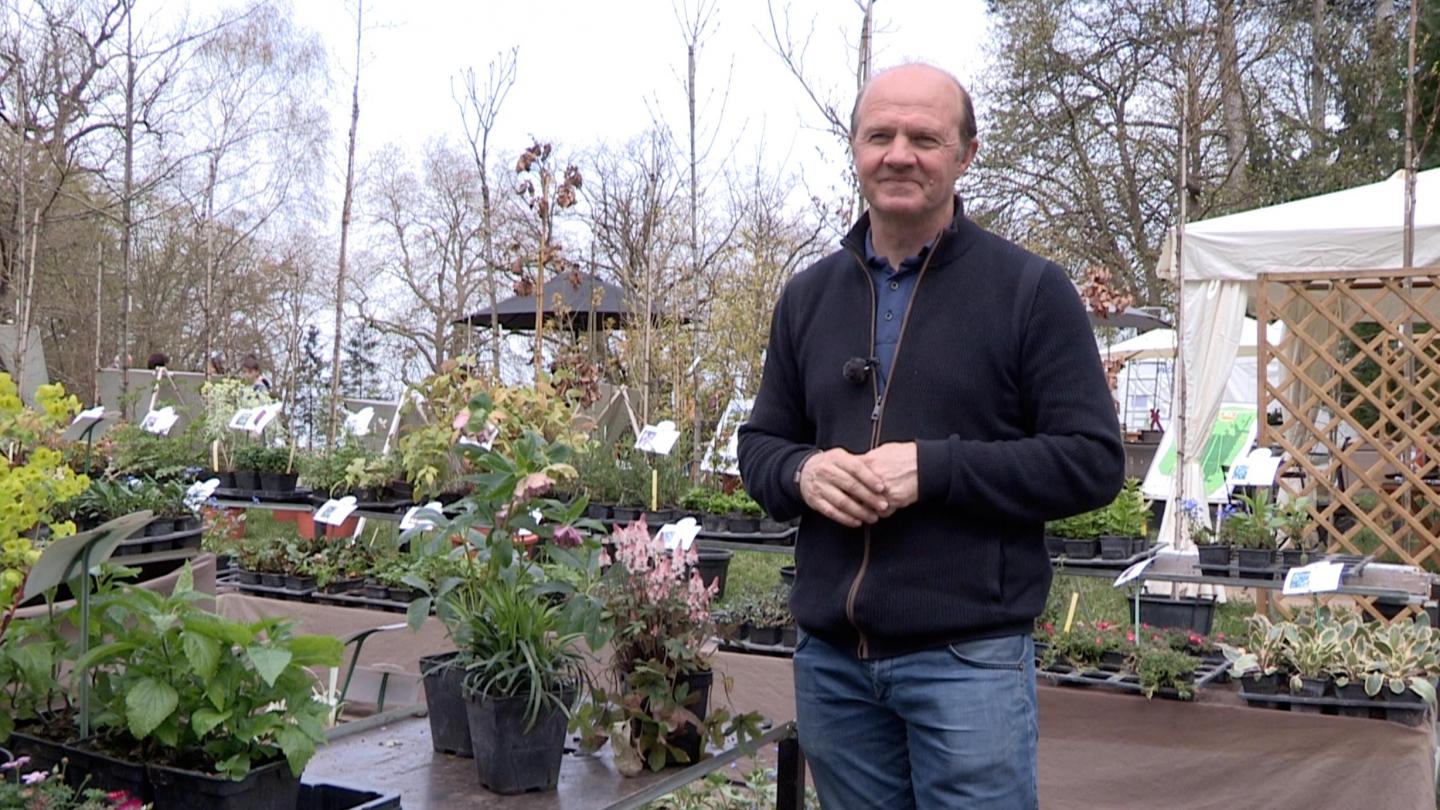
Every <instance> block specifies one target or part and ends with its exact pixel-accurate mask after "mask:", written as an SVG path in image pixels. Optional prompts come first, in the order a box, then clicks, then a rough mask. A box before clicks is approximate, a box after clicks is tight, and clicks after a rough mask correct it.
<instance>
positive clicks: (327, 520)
mask: <svg viewBox="0 0 1440 810" xmlns="http://www.w3.org/2000/svg"><path fill="white" fill-rule="evenodd" d="M354 511H355V496H354V495H346V496H345V497H343V498H331V499H330V500H328V501H326V502H325V504H324V505H323V506H321V507H320V509H319V511H317V512H316V513H315V522H316V523H324V524H325V525H327V526H339V525H340V524H341V523H344V522H345V518H347V517H350V513H351V512H354Z"/></svg>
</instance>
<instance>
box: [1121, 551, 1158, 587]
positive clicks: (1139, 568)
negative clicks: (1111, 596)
mask: <svg viewBox="0 0 1440 810" xmlns="http://www.w3.org/2000/svg"><path fill="white" fill-rule="evenodd" d="M1153 562H1155V558H1154V557H1150V558H1148V559H1144V560H1141V561H1140V562H1137V563H1135V564H1134V565H1132V566H1130V567H1129V568H1126V569H1125V570H1124V571H1121V572H1120V576H1118V577H1116V578H1115V587H1116V588H1118V587H1120V586H1121V585H1124V584H1126V583H1129V582H1133V581H1134V580H1136V579H1139V578H1140V575H1141V574H1143V573H1145V569H1146V568H1149V567H1150V563H1153Z"/></svg>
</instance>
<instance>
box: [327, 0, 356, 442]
mask: <svg viewBox="0 0 1440 810" xmlns="http://www.w3.org/2000/svg"><path fill="white" fill-rule="evenodd" d="M364 17H365V2H364V0H360V3H359V4H358V5H356V7H355V82H354V84H353V85H352V86H351V91H350V137H349V142H348V144H347V146H346V149H345V201H344V203H343V204H342V205H341V207H340V267H339V270H338V272H337V273H336V274H335V342H334V345H333V347H332V348H331V352H330V433H329V434H328V436H327V441H329V442H334V441H335V440H336V437H338V436H339V435H340V424H339V418H340V332H341V327H342V325H343V321H344V318H345V251H346V248H347V247H348V246H349V239H350V210H351V206H352V204H353V203H354V199H355V130H356V129H357V128H358V127H359V124H360V34H361V32H362V31H363V30H364V28H363V27H362V26H363V20H364Z"/></svg>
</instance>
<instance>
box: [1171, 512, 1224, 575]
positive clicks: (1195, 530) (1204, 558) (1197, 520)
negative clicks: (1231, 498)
mask: <svg viewBox="0 0 1440 810" xmlns="http://www.w3.org/2000/svg"><path fill="white" fill-rule="evenodd" d="M1180 509H1181V519H1182V520H1183V521H1184V523H1185V531H1186V533H1187V534H1188V535H1189V537H1190V540H1191V541H1193V542H1194V543H1195V549H1196V553H1197V555H1198V557H1199V566H1200V573H1201V574H1204V575H1205V576H1214V577H1223V576H1228V575H1229V574H1230V555H1231V553H1232V551H1233V549H1234V545H1233V543H1232V542H1231V541H1230V537H1229V534H1228V532H1229V531H1230V530H1229V529H1227V530H1225V531H1226V532H1227V534H1225V536H1223V537H1222V536H1221V534H1220V533H1219V532H1217V531H1216V528H1215V527H1212V526H1211V525H1210V518H1209V514H1208V513H1209V505H1208V504H1205V503H1202V502H1198V501H1196V500H1194V499H1191V498H1187V499H1186V500H1185V501H1184V502H1183V503H1181V506H1180ZM1229 511H1231V510H1230V506H1229V505H1228V504H1227V505H1225V506H1224V507H1222V508H1221V514H1220V516H1219V525H1220V526H1221V527H1222V528H1223V526H1224V518H1225V515H1227V514H1228V512H1229Z"/></svg>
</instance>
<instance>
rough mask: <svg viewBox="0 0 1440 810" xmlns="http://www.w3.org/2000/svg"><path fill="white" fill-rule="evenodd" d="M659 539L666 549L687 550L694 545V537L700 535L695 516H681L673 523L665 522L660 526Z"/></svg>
mask: <svg viewBox="0 0 1440 810" xmlns="http://www.w3.org/2000/svg"><path fill="white" fill-rule="evenodd" d="M659 535H660V539H661V540H662V541H664V543H665V550H666V551H674V550H675V549H677V548H678V549H684V550H685V551H689V550H690V547H691V546H693V545H695V538H696V537H699V536H700V524H699V523H696V522H695V518H692V517H687V518H681V519H680V520H679V521H677V522H675V523H666V524H665V525H664V526H661V527H660V532H659Z"/></svg>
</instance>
